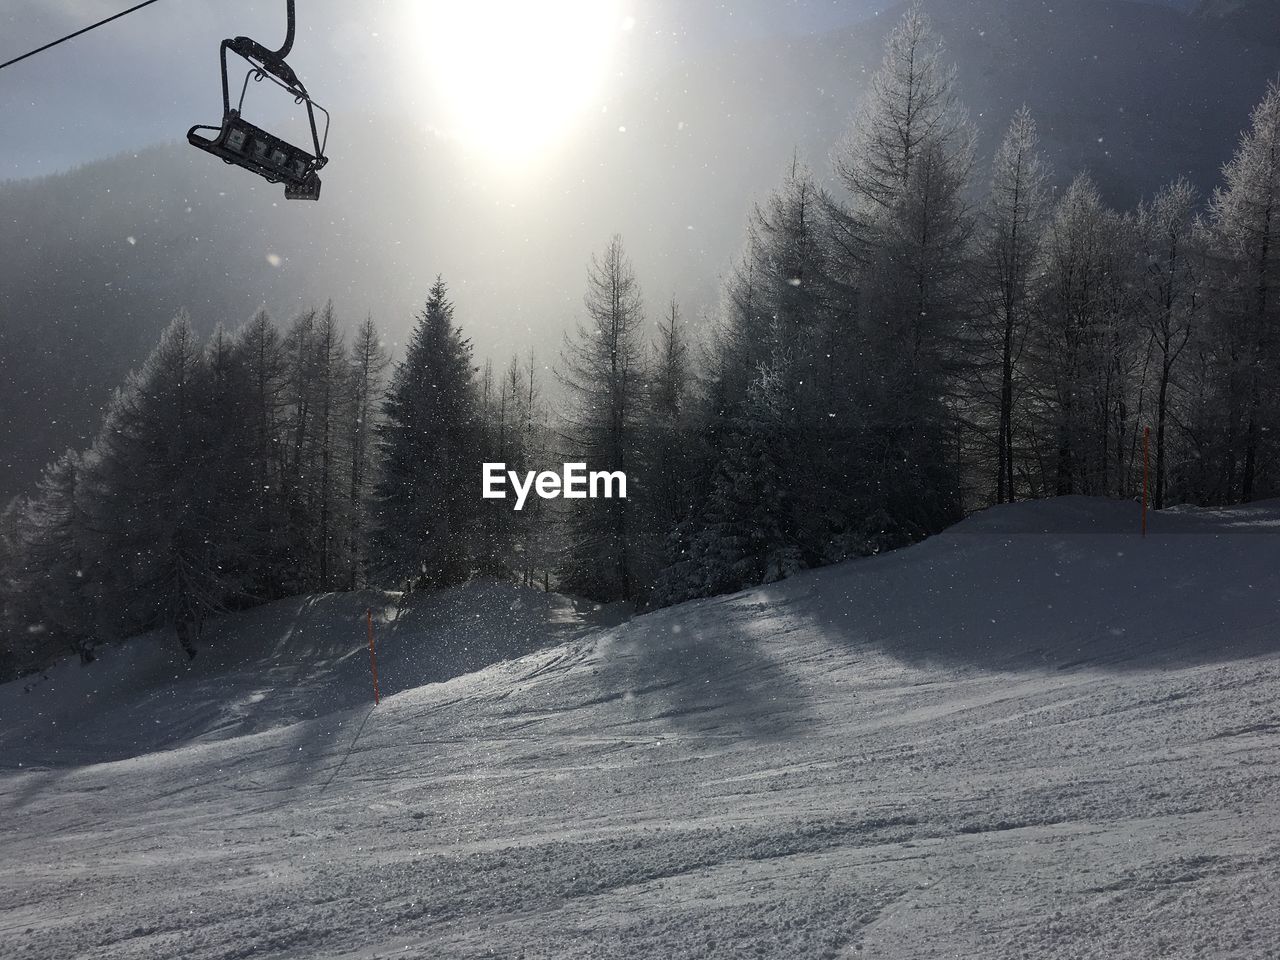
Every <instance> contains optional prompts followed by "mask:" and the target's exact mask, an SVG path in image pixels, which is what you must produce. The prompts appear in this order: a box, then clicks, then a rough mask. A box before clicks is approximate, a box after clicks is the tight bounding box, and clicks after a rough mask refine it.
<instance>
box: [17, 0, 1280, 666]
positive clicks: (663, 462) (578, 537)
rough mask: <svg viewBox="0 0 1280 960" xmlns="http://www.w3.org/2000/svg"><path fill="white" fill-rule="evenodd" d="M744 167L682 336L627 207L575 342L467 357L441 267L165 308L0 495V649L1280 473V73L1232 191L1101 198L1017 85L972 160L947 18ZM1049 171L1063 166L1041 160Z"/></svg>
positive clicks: (691, 587)
mask: <svg viewBox="0 0 1280 960" xmlns="http://www.w3.org/2000/svg"><path fill="white" fill-rule="evenodd" d="M832 162H833V169H834V173H835V178H834V181H833V186H832V187H831V188H826V187H824V186H822V185H821V184H820V183H819V182H818V180H817V179H816V178H815V177H814V176H813V174H812V173H811V172H810V170H809V169H808V168H807V167H806V166H805V164H804V163H803V162H801V161H800V159H799V158H796V159H795V160H793V162H792V163H791V164H790V166H789V169H788V170H787V172H786V175H785V177H784V178H783V180H782V182H781V184H780V185H779V186H778V188H777V189H776V190H775V191H774V192H773V194H772V195H770V196H769V197H768V198H767V199H765V200H764V201H763V202H761V203H760V204H758V205H757V206H756V208H755V210H754V213H753V215H752V217H751V220H750V224H749V228H748V231H747V236H746V241H745V244H744V247H743V249H742V252H741V255H740V256H739V257H738V258H737V260H736V262H735V265H734V268H733V270H732V271H731V273H730V275H729V277H728V278H727V280H726V283H725V286H724V292H723V300H722V303H721V305H720V308H719V309H718V311H716V313H715V315H714V316H712V317H710V318H709V322H708V324H706V328H705V329H703V330H702V331H701V332H702V335H701V336H700V337H699V338H698V339H697V342H695V341H694V339H693V338H692V337H691V336H690V332H689V331H690V325H689V324H688V323H687V322H686V320H685V318H684V317H683V316H682V313H681V310H680V307H679V305H678V304H676V303H674V302H670V303H667V304H665V305H664V306H662V307H661V309H658V310H656V311H654V313H653V314H650V313H649V312H648V310H647V308H646V303H645V301H644V299H643V297H642V293H641V287H640V283H639V280H638V278H637V277H636V275H635V272H634V270H633V267H632V265H631V262H630V260H629V259H628V257H627V254H626V251H625V249H624V246H623V243H622V240H621V238H619V237H614V238H613V239H612V240H611V241H610V242H609V244H608V245H607V247H606V248H605V249H604V250H603V251H602V252H601V253H600V254H599V255H598V256H596V257H595V258H593V260H592V262H591V263H590V265H589V269H588V271H587V277H586V297H585V311H584V315H583V319H582V320H581V321H580V322H579V323H578V324H577V325H576V327H575V328H574V329H573V330H572V332H570V333H569V334H568V335H567V336H566V338H565V342H564V344H563V345H562V347H561V350H560V352H559V356H558V358H557V359H555V360H553V361H551V362H548V363H547V364H546V366H545V367H544V366H542V365H540V361H539V358H538V357H537V356H534V355H529V356H525V357H513V358H511V359H510V361H509V363H507V364H505V365H502V366H499V367H497V368H495V366H494V365H493V364H492V363H485V364H483V365H481V364H479V363H477V361H476V359H475V358H474V356H473V352H472V347H471V344H470V342H469V340H468V339H467V338H466V337H465V336H464V334H463V332H462V330H461V328H460V326H459V323H458V320H457V319H456V318H455V316H454V308H453V305H452V303H451V302H450V300H449V295H448V290H447V288H446V285H445V283H444V282H443V280H438V281H437V282H436V284H435V285H434V286H433V288H432V289H431V291H430V293H429V296H428V298H427V300H426V304H425V307H424V309H423V310H422V312H421V313H420V314H419V316H418V318H417V323H416V326H415V328H414V331H413V334H412V337H411V339H410V340H409V342H408V344H407V346H406V348H405V350H404V356H403V357H402V358H400V359H399V361H398V362H397V363H396V364H395V365H394V367H393V366H392V365H391V363H390V360H389V358H388V355H387V352H386V351H385V349H384V347H383V345H382V342H381V340H380V338H379V335H378V331H377V330H376V329H375V327H374V325H373V323H372V321H371V320H366V321H364V322H363V323H361V324H358V325H357V326H356V327H355V328H354V330H351V331H346V332H344V329H343V326H342V325H341V324H340V323H339V320H338V318H337V317H335V315H334V311H333V309H332V307H325V308H323V309H319V310H315V311H308V312H306V313H304V314H302V315H301V316H299V317H296V318H294V319H293V320H292V321H291V322H290V323H289V324H288V326H287V328H284V329H281V328H278V327H277V326H276V324H275V323H274V322H273V320H272V319H271V318H269V317H268V316H266V314H265V313H259V314H258V315H257V316H255V317H254V318H253V319H252V320H250V321H249V322H248V323H247V324H245V325H244V326H243V327H242V328H241V329H239V330H237V331H234V332H226V331H224V330H221V329H219V330H217V331H215V332H214V334H213V335H212V336H211V337H210V338H209V339H208V341H207V342H205V343H198V342H196V340H195V338H194V336H193V334H192V330H191V326H190V324H189V323H188V321H187V320H186V319H185V318H184V317H183V316H179V317H177V318H176V319H175V320H174V321H173V323H172V324H171V325H170V327H169V328H168V329H167V330H166V332H165V333H164V335H163V337H162V339H161V341H160V343H159V345H158V346H157V347H156V348H155V350H154V352H153V353H152V355H151V356H150V358H149V359H148V360H147V362H146V363H145V364H144V365H143V366H142V368H141V369H140V370H139V371H138V372H137V373H135V374H134V375H133V376H131V377H130V379H129V380H128V382H126V383H125V385H124V386H123V387H122V388H121V389H120V390H119V391H118V392H117V394H116V396H115V398H114V400H113V402H112V404H111V406H110V409H109V411H108V413H107V415H106V418H105V421H104V423H103V425H102V428H101V431H100V432H99V434H98V436H97V438H96V439H95V440H94V442H93V443H92V445H91V446H90V447H89V448H88V449H87V450H85V451H82V452H69V453H67V454H66V455H65V456H64V457H62V458H61V459H59V460H58V461H57V462H55V463H54V464H52V465H50V466H49V467H48V468H47V469H46V470H45V473H44V475H43V478H42V479H41V482H40V484H39V487H38V489H36V490H34V491H32V492H30V493H29V494H28V495H26V496H22V497H19V498H17V499H16V500H15V501H14V502H12V503H11V504H10V505H9V507H8V509H7V510H6V511H5V512H4V514H3V516H2V517H0V604H2V607H0V658H3V657H7V660H8V662H7V664H0V670H6V669H7V670H8V671H10V672H12V671H13V670H15V669H19V668H22V667H25V666H29V665H32V664H37V663H39V662H41V661H42V660H44V659H47V658H48V657H50V656H52V655H53V654H54V653H55V652H60V651H66V650H67V649H71V650H74V651H77V652H79V653H80V655H81V656H82V657H84V658H86V659H88V658H91V657H92V652H91V651H92V647H93V646H94V645H95V644H97V643H100V642H102V641H104V640H112V639H117V638H123V637H126V636H129V635H130V634H133V633H137V632H139V631H142V630H146V629H150V628H156V627H167V628H170V629H171V630H172V631H173V632H174V633H175V634H176V636H177V638H178V640H179V642H180V643H181V644H182V645H183V646H184V648H186V649H187V650H188V652H189V653H191V654H192V655H194V652H195V650H196V649H197V644H198V637H199V633H200V628H201V625H202V624H203V623H204V621H205V620H206V619H207V618H208V617H210V616H212V615H215V614H217V613H219V612H221V611H225V610H229V609H235V608H240V607H245V606H248V605H252V604H255V603H261V602H264V601H268V600H271V599H274V598H278V597H281V596H286V595H292V594H298V593H306V592H318V591H329V590H350V589H356V588H361V587H365V586H372V587H384V588H398V589H424V588H438V587H443V586H449V585H453V584H458V583H461V582H464V581H466V580H467V579H469V578H471V577H474V576H492V577H502V578H509V579H512V580H515V581H518V582H521V583H524V584H530V585H538V586H540V587H542V588H544V589H551V588H555V589H561V590H565V591H567V592H571V593H575V594H579V595H582V596H586V597H590V598H593V599H596V600H599V601H602V602H609V601H629V602H631V603H633V604H636V605H637V606H645V605H661V604H669V603H673V602H678V601H680V600H683V599H688V598H693V597H700V596H707V595H710V594H715V593H720V592H724V591H731V590H735V589H739V588H741V587H744V586H748V585H753V584H759V583H762V582H768V581H771V580H776V579H779V578H782V577H786V576H788V575H790V574H792V573H794V572H796V571H799V570H802V569H806V568H812V567H816V566H820V565H823V564H827V563H832V562H837V561H839V560H842V559H845V558H849V557H854V556H864V555H869V554H874V553H876V552H879V551H881V550H884V549H887V548H891V547H894V546H898V545H902V544H905V543H909V542H912V541H915V540H918V539H920V538H921V537H924V536H927V535H929V534H932V533H936V532H937V531H940V530H942V529H943V528H945V527H946V526H948V525H949V524H951V523H954V522H955V521H957V520H959V519H960V518H961V517H963V516H964V515H965V514H966V513H969V512H972V511H973V510H976V509H980V508H983V507H985V506H988V505H990V504H993V503H1002V502H1010V501H1014V500H1023V499H1029V498H1038V497H1046V496H1054V495H1063V494H1087V495H1094V496H1108V497H1132V496H1134V495H1135V494H1136V493H1137V491H1138V490H1139V488H1140V483H1141V476H1142V474H1141V471H1142V436H1143V430H1144V428H1147V427H1149V428H1150V430H1151V457H1152V495H1153V501H1154V506H1155V507H1156V508H1157V509H1158V508H1161V507H1164V506H1167V505H1170V504H1173V503H1183V502H1185V503H1195V504H1228V503H1240V502H1249V501H1251V500H1256V499H1260V498H1263V497H1269V496H1275V495H1276V493H1277V490H1278V488H1280V391H1278V390H1277V387H1278V386H1280V339H1278V338H1277V321H1278V320H1280V85H1277V84H1273V85H1272V86H1271V87H1270V88H1269V89H1268V90H1267V91H1266V92H1265V96H1264V98H1263V100H1262V102H1261V104H1260V105H1259V106H1258V108H1257V109H1256V111H1255V113H1254V114H1253V117H1252V118H1251V124H1250V126H1249V128H1248V129H1247V131H1246V132H1245V133H1244V134H1243V136H1242V138H1241V141H1240V143H1239V145H1238V149H1237V151H1236V153H1235V156H1234V159H1233V160H1232V161H1231V162H1230V163H1229V164H1228V165H1227V166H1226V167H1225V168H1224V170H1223V180H1222V184H1221V186H1220V187H1219V189H1218V190H1217V191H1216V192H1214V194H1213V195H1212V196H1208V197H1203V196H1200V195H1198V193H1197V191H1196V190H1195V189H1194V188H1193V187H1192V186H1191V185H1190V184H1189V183H1188V182H1186V181H1181V180H1180V181H1177V182H1174V183H1171V184H1169V185H1168V186H1167V187H1166V188H1164V189H1163V190H1162V191H1160V192H1159V193H1158V194H1157V195H1156V196H1155V197H1153V198H1151V199H1150V200H1148V201H1146V202H1144V203H1142V204H1140V205H1139V206H1138V207H1137V209H1134V210H1129V211H1117V210H1113V209H1110V208H1109V207H1108V206H1107V204H1106V203H1105V202H1104V200H1103V198H1102V196H1101V195H1100V193H1099V191H1098V189H1097V188H1096V187H1095V185H1094V184H1093V182H1092V181H1091V180H1090V178H1089V176H1088V175H1087V173H1081V174H1079V175H1078V176H1076V177H1075V178H1074V179H1071V180H1069V181H1067V180H1065V179H1064V180H1058V179H1057V178H1056V177H1055V174H1054V172H1053V171H1051V170H1050V169H1048V166H1047V164H1046V162H1045V161H1044V160H1043V159H1042V158H1041V157H1040V155H1039V153H1038V150H1037V137H1036V123H1035V119H1034V118H1033V117H1032V116H1031V114H1030V113H1029V111H1027V110H1026V109H1023V110H1020V111H1018V112H1017V113H1016V115H1015V116H1013V117H1012V118H1011V121H1010V125H1009V128H1008V133H1007V135H1006V136H1005V137H1004V140H1003V142H1002V143H1001V144H1000V146H999V149H998V150H997V151H996V153H995V156H994V158H992V159H991V160H990V162H989V163H987V164H980V163H979V160H978V157H977V153H976V142H975V135H974V131H973V128H972V126H971V125H970V123H969V120H968V117H967V115H966V113H965V110H964V108H963V106H962V105H961V103H960V101H959V99H958V93H957V85H956V79H955V76H954V73H953V71H952V69H951V68H950V67H949V65H948V62H947V58H946V55H945V51H944V49H943V46H942V44H941V42H940V40H939V39H938V38H937V37H936V36H935V35H934V34H933V33H932V30H931V27H930V24H929V22H928V20H927V18H926V17H925V16H924V15H923V14H922V13H921V12H920V11H919V10H918V9H915V10H912V11H911V12H909V13H908V14H907V15H906V17H905V18H904V19H903V21H902V22H901V23H900V24H899V25H898V27H897V28H896V29H895V30H894V31H893V33H892V34H891V36H890V38H889V41H888V44H887V49H886V51H885V57H884V61H883V64H882V66H881V67H880V70H879V72H878V73H877V74H876V75H875V77H874V78H873V80H872V82H871V86H870V93H869V94H868V96H867V97H866V99H865V101H864V102H863V104H862V105H861V108H860V110H859V112H858V113H857V114H856V115H855V118H854V120H853V122H852V125H851V128H850V130H849V132H848V134H847V135H846V137H845V138H844V139H843V140H842V141H841V142H840V143H839V144H838V145H836V147H835V149H834V152H833V156H832ZM1055 184H1057V186H1055ZM485 461H502V462H505V463H506V464H507V465H508V467H509V468H510V469H513V470H519V471H525V470H536V469H545V468H549V467H552V466H553V465H558V464H559V463H561V462H568V461H584V462H586V463H588V464H589V465H590V467H591V469H599V470H610V471H612V470H622V471H625V472H626V474H627V476H628V479H629V490H630V493H631V496H630V497H629V498H628V499H626V500H619V499H614V500H580V501H574V502H572V503H569V504H562V503H559V502H550V501H548V502H544V501H541V500H538V499H536V498H531V499H530V502H529V504H528V505H527V506H526V508H525V509H524V510H523V511H520V512H516V511H513V510H512V509H511V505H510V503H509V502H507V501H502V500H496V501H495V500H484V499H482V498H481V496H480V475H481V471H480V464H481V463H482V462H485Z"/></svg>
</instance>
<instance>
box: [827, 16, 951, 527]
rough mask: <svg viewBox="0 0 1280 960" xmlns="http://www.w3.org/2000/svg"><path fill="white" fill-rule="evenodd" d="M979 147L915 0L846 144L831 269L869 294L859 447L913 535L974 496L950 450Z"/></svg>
mask: <svg viewBox="0 0 1280 960" xmlns="http://www.w3.org/2000/svg"><path fill="white" fill-rule="evenodd" d="M973 156H974V133H973V128H972V127H971V126H970V124H969V121H968V117H967V114H966V112H965V110H964V109H963V107H962V106H961V105H960V103H959V100H958V96H957V93H956V85H955V73H954V70H953V68H952V67H951V66H950V65H949V64H948V63H947V61H946V59H945V54H944V50H943V47H942V43H941V41H940V40H939V39H938V38H937V37H936V36H935V35H934V33H933V30H932V27H931V25H930V22H929V19H928V17H926V16H925V14H924V13H923V11H922V9H921V6H920V4H919V3H916V4H914V5H913V6H912V7H911V8H910V9H909V10H908V11H907V13H906V15H905V16H904V17H903V19H902V21H901V22H900V23H899V24H898V25H897V26H896V27H895V28H894V30H893V31H892V32H891V33H890V36H889V39H888V42H887V45H886V51H885V56H884V60H883V62H882V64H881V66H880V69H879V70H878V71H877V72H876V74H875V75H874V76H873V77H872V79H871V83H870V89H869V93H868V95H867V97H866V99H865V101H864V103H863V104H862V106H861V108H860V110H859V112H858V113H857V114H856V116H855V119H854V123H853V127H852V129H851V130H850V132H849V133H848V135H847V136H846V137H845V138H844V140H843V142H842V143H841V145H840V146H839V147H838V148H837V150H836V152H835V155H834V157H833V163H834V166H835V169H836V172H837V175H838V177H839V179H840V181H841V183H842V185H843V187H844V188H845V191H846V193H847V198H846V199H845V200H844V201H843V202H840V203H832V204H830V205H829V212H830V217H831V225H832V256H831V270H832V274H833V276H834V277H835V279H836V280H837V281H838V282H839V283H840V284H841V285H842V286H843V287H844V288H845V289H846V290H850V291H854V292H855V293H856V297H855V307H854V309H856V312H857V316H858V318H859V325H860V331H859V336H860V340H861V344H860V346H861V349H862V356H861V367H862V369H863V370H865V371H866V372H867V379H866V381H865V383H864V388H865V389H864V391H863V393H864V395H863V397H862V400H861V402H862V415H863V418H864V420H865V424H864V434H865V436H864V449H863V451H862V454H861V457H860V459H861V461H862V464H863V465H864V468H865V471H866V476H865V478H864V480H865V485H866V486H867V488H868V489H869V490H870V491H872V496H871V497H870V499H868V500H867V501H866V502H864V504H863V508H862V509H863V511H864V512H874V511H875V510H878V509H882V508H885V509H887V508H888V506H889V505H890V504H889V502H890V501H893V503H892V505H891V506H892V509H891V511H890V512H891V513H892V514H893V515H894V516H897V517H899V518H900V520H901V529H902V534H903V536H904V537H912V536H919V535H920V534H921V533H924V532H930V531H933V530H937V529H940V528H941V527H942V526H945V525H946V524H947V523H949V522H952V521H953V520H954V519H956V518H957V517H958V516H959V512H960V507H961V505H960V500H959V486H960V484H959V476H958V465H957V463H956V458H955V457H954V456H951V455H949V454H948V451H949V450H950V449H951V448H952V446H953V444H952V441H951V438H952V436H953V435H954V433H955V430H956V426H955V423H954V419H953V412H952V406H951V400H952V396H953V392H954V389H955V383H956V380H957V377H958V376H959V374H960V373H961V372H963V370H964V364H965V363H966V336H967V334H966V324H967V317H966V316H965V312H964V309H963V307H964V304H965V302H966V297H965V285H966V282H967V277H966V269H965V268H966V265H967V247H968V243H969V240H970V237H971V234H972V229H973V217H972V215H971V211H970V209H969V205H968V201H967V199H966V197H967V191H968V187H969V180H970V174H971V170H972V166H973ZM845 309H846V312H847V310H848V309H849V308H848V307H846V308H845ZM907 491H909V493H908V495H907V496H900V495H899V494H900V493H903V492H907ZM877 501H878V502H877Z"/></svg>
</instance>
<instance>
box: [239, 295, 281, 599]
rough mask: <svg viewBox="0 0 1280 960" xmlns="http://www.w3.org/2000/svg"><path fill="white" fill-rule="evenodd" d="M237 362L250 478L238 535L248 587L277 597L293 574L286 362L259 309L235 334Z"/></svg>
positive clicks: (276, 336)
mask: <svg viewBox="0 0 1280 960" xmlns="http://www.w3.org/2000/svg"><path fill="white" fill-rule="evenodd" d="M235 351H236V362H237V363H238V365H239V367H240V369H241V371H242V374H241V375H242V377H243V389H244V393H243V396H241V397H240V398H239V402H238V404H237V409H238V412H239V413H240V414H241V415H242V417H243V420H242V434H241V441H240V442H241V445H242V447H241V453H242V455H243V457H244V458H245V461H246V466H247V469H248V471H249V473H250V476H251V479H252V483H251V484H250V485H249V487H248V490H247V498H246V500H245V501H244V502H243V503H241V504H240V511H241V530H240V536H241V538H242V539H243V540H244V541H245V542H246V552H247V553H249V554H250V555H251V556H252V557H253V558H254V560H253V565H252V569H251V570H250V571H249V574H248V582H247V585H246V586H247V589H248V590H249V592H250V593H251V594H252V595H254V596H257V597H261V598H263V599H273V598H274V597H277V596H279V595H280V592H281V590H282V589H283V586H284V584H286V583H288V582H289V581H290V580H293V579H295V576H294V575H293V574H292V573H291V571H290V570H289V569H288V568H289V559H288V543H287V541H286V537H285V531H286V523H285V510H286V505H287V504H286V500H285V477H286V449H287V448H286V446H285V444H284V442H283V441H284V436H283V434H284V430H285V419H286V415H287V411H286V400H285V390H286V385H287V376H288V365H287V362H286V357H285V350H284V344H283V342H282V340H281V337H280V332H279V330H277V329H276V326H275V324H274V323H273V322H272V320H271V317H270V316H269V315H268V314H267V312H266V311H265V310H259V311H258V312H257V313H256V314H254V316H253V317H252V319H250V320H249V321H248V322H247V323H246V324H244V326H242V327H241V328H240V330H239V331H237V333H236V335H235Z"/></svg>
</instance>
